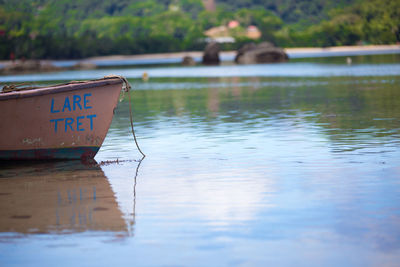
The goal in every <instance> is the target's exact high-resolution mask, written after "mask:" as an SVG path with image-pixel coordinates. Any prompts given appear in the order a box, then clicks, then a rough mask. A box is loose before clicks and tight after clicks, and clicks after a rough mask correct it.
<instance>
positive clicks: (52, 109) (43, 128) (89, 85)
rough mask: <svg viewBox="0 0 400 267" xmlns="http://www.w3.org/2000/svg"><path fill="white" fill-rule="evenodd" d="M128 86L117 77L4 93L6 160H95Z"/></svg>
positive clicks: (1, 123)
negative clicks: (124, 87) (123, 92)
mask: <svg viewBox="0 0 400 267" xmlns="http://www.w3.org/2000/svg"><path fill="white" fill-rule="evenodd" d="M122 84H123V82H122V80H121V79H119V78H113V79H100V80H96V81H88V82H82V83H73V84H68V85H60V86H55V87H46V88H40V89H32V90H25V91H14V92H9V93H0V159H49V158H54V159H79V158H93V157H94V156H95V154H96V153H97V151H98V149H99V148H100V146H101V145H102V143H103V141H104V138H105V137H106V134H107V131H108V128H109V127H110V124H111V121H112V118H113V114H114V109H115V108H116V106H117V103H118V98H119V95H120V92H121V89H122Z"/></svg>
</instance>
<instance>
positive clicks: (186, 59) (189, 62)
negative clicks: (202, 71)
mask: <svg viewBox="0 0 400 267" xmlns="http://www.w3.org/2000/svg"><path fill="white" fill-rule="evenodd" d="M182 65H183V66H194V65H196V61H194V59H193V58H192V57H191V56H184V57H183V59H182Z"/></svg>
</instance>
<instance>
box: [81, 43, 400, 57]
mask: <svg viewBox="0 0 400 267" xmlns="http://www.w3.org/2000/svg"><path fill="white" fill-rule="evenodd" d="M283 50H284V51H285V52H286V53H288V54H292V55H298V54H305V53H307V54H319V53H326V52H331V53H345V52H364V51H365V52H373V51H377V52H385V51H392V50H398V52H399V53H400V44H396V45H365V46H361V45H360V46H332V47H296V48H283ZM220 55H221V56H222V57H231V56H232V57H234V56H235V55H236V51H221V52H220ZM184 56H191V57H193V58H196V57H202V56H203V51H187V52H171V53H156V54H142V55H110V56H97V57H90V58H86V59H82V60H81V61H107V60H135V59H137V60H151V59H177V58H183V57H184Z"/></svg>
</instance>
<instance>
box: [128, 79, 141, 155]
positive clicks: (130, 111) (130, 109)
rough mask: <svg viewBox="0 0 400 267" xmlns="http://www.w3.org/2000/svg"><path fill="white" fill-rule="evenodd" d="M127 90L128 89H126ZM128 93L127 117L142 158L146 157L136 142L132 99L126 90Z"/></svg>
mask: <svg viewBox="0 0 400 267" xmlns="http://www.w3.org/2000/svg"><path fill="white" fill-rule="evenodd" d="M124 79H125V78H124ZM128 85H129V83H128ZM129 87H130V85H129ZM128 90H129V89H128ZM128 95H129V115H130V116H129V119H130V120H131V129H132V134H133V139H134V140H135V143H136V147H137V149H138V150H139V152H140V154H142V156H143V158H144V157H146V155H145V154H144V153H143V152H142V150H141V149H140V147H139V144H138V142H137V140H136V135H135V130H134V128H133V118H132V100H131V94H130V92H128Z"/></svg>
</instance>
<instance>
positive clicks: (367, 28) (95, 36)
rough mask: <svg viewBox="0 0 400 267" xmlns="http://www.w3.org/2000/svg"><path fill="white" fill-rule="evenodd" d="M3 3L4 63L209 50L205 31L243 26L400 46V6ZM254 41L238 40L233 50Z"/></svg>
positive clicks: (384, 2)
mask: <svg viewBox="0 0 400 267" xmlns="http://www.w3.org/2000/svg"><path fill="white" fill-rule="evenodd" d="M216 3H217V8H216V10H215V11H207V10H205V8H204V5H203V3H202V1H201V0H143V1H132V0H0V58H1V59H9V58H10V56H11V57H13V56H15V57H16V58H23V57H24V58H53V59H59V58H84V57H90V56H98V55H110V54H143V53H157V52H176V51H188V50H202V49H203V48H204V46H205V43H204V37H205V36H204V34H203V32H204V31H205V30H207V29H209V28H211V27H215V26H220V25H226V24H227V23H228V22H229V21H231V20H237V21H239V22H240V24H241V26H242V27H246V26H249V25H255V26H257V27H258V28H259V29H260V30H261V32H262V38H261V40H260V41H270V42H273V43H275V44H276V45H278V46H283V47H295V46H336V45H354V44H360V43H364V44H389V43H396V42H399V41H400V1H398V0H364V1H361V0H280V1H276V0H216ZM248 41H250V40H249V39H246V38H245V37H239V38H237V42H236V43H235V44H229V45H226V46H225V47H224V48H225V49H236V48H238V47H239V46H240V45H241V44H243V43H245V42H248Z"/></svg>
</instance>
